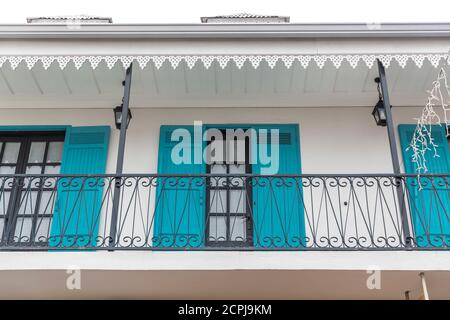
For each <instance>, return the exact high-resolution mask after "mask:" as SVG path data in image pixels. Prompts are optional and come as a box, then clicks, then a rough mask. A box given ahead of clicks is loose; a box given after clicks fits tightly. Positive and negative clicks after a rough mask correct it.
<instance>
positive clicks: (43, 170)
mask: <svg viewBox="0 0 450 320" xmlns="http://www.w3.org/2000/svg"><path fill="white" fill-rule="evenodd" d="M63 145H64V132H45V133H27V134H12V133H11V134H9V133H1V134H0V175H8V174H27V175H29V176H23V177H14V178H13V177H3V178H2V181H0V183H1V186H0V187H1V190H0V237H1V238H0V239H1V241H2V242H7V243H17V242H20V243H24V242H30V243H31V242H33V243H45V242H46V241H47V237H48V235H49V232H50V224H51V218H52V216H53V209H54V203H55V200H56V189H55V179H48V180H45V179H43V178H42V177H39V176H36V175H40V174H49V175H53V174H59V171H60V167H61V156H62V151H63Z"/></svg>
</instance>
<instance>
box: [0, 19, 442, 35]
mask: <svg viewBox="0 0 450 320" xmlns="http://www.w3.org/2000/svg"><path fill="white" fill-rule="evenodd" d="M425 37H426V38H430V37H432V38H450V23H386V24H294V23H291V24H95V25H93V24H89V25H76V24H67V25H66V24H3V25H0V39H29V38H32V39H49V38H50V39H52V38H56V39H58V38H71V39H98V38H117V39H130V38H132V39H139V38H141V39H183V38H197V39H210V38H215V39H217V38H221V39H227V38H230V39H236V38H237V39H250V38H251V39H261V38H269V39H271V38H292V39H295V38H299V39H301V38H425Z"/></svg>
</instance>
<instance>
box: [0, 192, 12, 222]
mask: <svg viewBox="0 0 450 320" xmlns="http://www.w3.org/2000/svg"><path fill="white" fill-rule="evenodd" d="M10 195H11V192H7V191H2V192H0V218H1V217H2V216H5V215H6V213H7V211H8V203H9V197H10Z"/></svg>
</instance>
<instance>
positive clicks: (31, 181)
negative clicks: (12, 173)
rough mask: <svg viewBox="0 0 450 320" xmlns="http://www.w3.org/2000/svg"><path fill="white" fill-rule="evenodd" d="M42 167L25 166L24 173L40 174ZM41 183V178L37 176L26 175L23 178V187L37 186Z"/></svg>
mask: <svg viewBox="0 0 450 320" xmlns="http://www.w3.org/2000/svg"><path fill="white" fill-rule="evenodd" d="M41 170H42V167H40V166H27V168H26V170H25V173H27V174H30V175H36V174H40V173H41ZM40 184H41V179H40V178H38V177H34V176H31V177H26V178H25V180H24V186H25V188H39V187H40Z"/></svg>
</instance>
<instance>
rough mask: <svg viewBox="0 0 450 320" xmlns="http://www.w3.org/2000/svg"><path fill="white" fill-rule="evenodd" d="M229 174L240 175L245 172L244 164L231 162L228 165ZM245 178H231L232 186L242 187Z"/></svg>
mask: <svg viewBox="0 0 450 320" xmlns="http://www.w3.org/2000/svg"><path fill="white" fill-rule="evenodd" d="M230 174H235V175H241V174H245V165H244V164H232V165H230ZM244 181H245V178H243V177H241V178H233V179H231V185H232V186H235V187H236V186H239V187H242V186H243V185H244Z"/></svg>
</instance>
